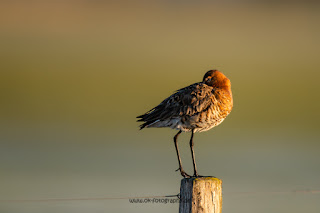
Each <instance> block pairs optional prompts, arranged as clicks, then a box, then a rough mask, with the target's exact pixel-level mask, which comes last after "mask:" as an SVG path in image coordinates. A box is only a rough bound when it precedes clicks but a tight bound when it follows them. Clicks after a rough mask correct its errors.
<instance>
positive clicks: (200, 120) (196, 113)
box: [137, 70, 233, 177]
mask: <svg viewBox="0 0 320 213" xmlns="http://www.w3.org/2000/svg"><path fill="white" fill-rule="evenodd" d="M232 106H233V99H232V92H231V83H230V80H229V79H228V78H227V77H226V76H225V75H224V74H222V73H221V72H219V71H218V70H210V71H208V72H207V73H206V74H205V75H204V77H203V80H202V82H198V83H195V84H191V85H190V86H187V87H185V88H182V89H179V90H177V92H176V93H174V94H173V95H171V96H170V97H168V98H166V99H165V100H163V101H162V102H161V103H160V104H159V105H158V106H156V107H154V108H153V109H151V110H150V111H148V112H147V113H145V114H143V115H140V116H138V117H137V118H139V120H138V121H141V122H144V123H143V124H141V125H140V129H143V128H145V127H147V128H149V127H170V128H172V129H177V130H179V132H178V133H177V134H176V135H175V136H174V138H173V141H174V144H175V148H176V152H177V156H178V161H179V169H177V171H178V170H180V173H181V175H182V176H183V177H191V176H190V175H188V174H187V173H186V172H185V171H184V170H183V168H182V164H181V158H180V154H179V149H178V141H177V139H178V136H179V135H180V134H181V132H191V138H190V149H191V155H192V162H193V170H194V174H193V177H199V175H198V172H197V167H196V161H195V155H194V150H193V144H194V143H193V135H194V133H195V132H202V131H207V130H209V129H211V128H213V127H215V126H217V125H219V124H220V123H221V122H222V121H223V120H224V119H225V118H226V117H227V115H228V114H229V113H230V112H231V109H232Z"/></svg>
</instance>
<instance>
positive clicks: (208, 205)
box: [179, 177, 222, 213]
mask: <svg viewBox="0 0 320 213" xmlns="http://www.w3.org/2000/svg"><path fill="white" fill-rule="evenodd" d="M221 209H222V180H220V179H218V178H215V177H198V178H184V179H182V180H181V187H180V206H179V213H200V212H201V213H209V212H210V213H221Z"/></svg>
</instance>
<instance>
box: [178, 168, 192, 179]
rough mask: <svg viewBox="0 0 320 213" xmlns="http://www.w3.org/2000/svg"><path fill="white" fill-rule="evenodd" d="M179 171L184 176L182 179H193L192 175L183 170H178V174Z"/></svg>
mask: <svg viewBox="0 0 320 213" xmlns="http://www.w3.org/2000/svg"><path fill="white" fill-rule="evenodd" d="M179 170H180V174H181V175H182V177H184V178H191V175H188V174H187V173H186V172H185V171H184V170H183V169H182V168H179V169H177V170H176V172H177V171H179Z"/></svg>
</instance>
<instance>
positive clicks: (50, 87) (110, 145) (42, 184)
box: [0, 0, 320, 213]
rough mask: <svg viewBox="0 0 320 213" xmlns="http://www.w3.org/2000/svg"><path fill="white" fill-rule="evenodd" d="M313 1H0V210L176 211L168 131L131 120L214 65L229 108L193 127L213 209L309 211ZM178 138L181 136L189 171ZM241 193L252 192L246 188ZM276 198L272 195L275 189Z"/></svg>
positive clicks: (315, 157)
mask: <svg viewBox="0 0 320 213" xmlns="http://www.w3.org/2000/svg"><path fill="white" fill-rule="evenodd" d="M319 9H320V7H319V5H318V4H316V3H313V4H311V3H310V4H308V3H303V4H302V3H299V2H298V1H294V2H293V3H292V1H280V2H277V1H271V3H270V2H268V1H228V2H227V3H226V2H225V3H219V2H209V1H193V0H190V1H117V3H115V2H108V1H71V0H70V1H3V2H1V3H0V118H1V120H0V125H1V128H0V131H1V134H0V139H1V141H0V146H1V148H0V171H1V176H0V188H1V190H0V200H2V201H0V212H5V213H19V212H23V213H43V212H46V213H51V212H52V213H53V212H60V213H70V212H75V213H82V212H83V213H87V212H178V205H177V204H167V205H164V204H130V203H129V202H128V200H126V199H124V200H105V201H79V202H40V203H36V202H4V201H3V200H14V199H46V198H93V197H128V196H150V195H169V194H177V193H178V192H179V184H180V179H181V177H180V175H179V173H178V172H174V170H175V169H177V168H178V163H177V159H176V154H175V150H174V145H173V142H172V137H173V136H174V134H175V133H176V131H173V130H170V129H146V130H143V131H138V124H137V123H136V122H135V121H136V119H135V117H136V116H137V115H140V114H142V113H145V112H146V111H147V110H149V109H151V108H152V107H154V106H155V105H157V104H159V103H160V102H161V101H162V100H163V99H164V98H166V97H167V96H169V95H171V94H172V93H173V92H174V91H175V90H177V89H179V88H181V87H184V86H187V85H189V84H191V83H194V82H197V81H200V80H201V79H202V77H203V75H204V73H205V72H206V71H208V70H209V69H214V68H215V69H219V70H221V71H222V72H223V73H225V74H226V75H227V76H228V77H229V78H230V80H231V82H232V90H233V94H234V109H233V112H232V113H231V114H230V116H229V117H228V118H227V119H226V120H225V121H224V122H223V123H222V125H220V126H219V127H216V128H214V129H213V130H210V131H208V132H205V133H201V134H196V135H195V139H194V140H195V151H196V158H197V163H198V170H199V173H200V174H202V175H214V176H217V177H219V178H221V179H222V180H223V189H224V195H223V198H224V202H223V212H224V213H231V212H238V213H242V212H246V213H248V212H252V213H256V212H259V213H267V212H268V213H269V212H282V213H287V212H288V213H289V212H290V213H298V212H299V213H300V212H308V213H318V212H319V211H320V205H319V202H318V201H319V198H320V197H319V196H320V195H319V194H312V193H307V194H304V193H294V192H293V191H294V190H306V189H309V190H319V189H320V182H319V179H320V154H319V153H320V143H319V141H320V131H319V130H320V128H319V127H320V123H319V121H320V112H319V109H320V99H319V92H320V84H319V78H320V72H319V70H320V60H319V55H320V51H319V50H320V41H319V38H320V28H319V20H320V10H319ZM189 136H190V135H189V134H184V136H182V137H181V138H180V147H181V152H182V158H183V163H184V167H185V168H186V170H187V171H188V172H189V173H192V163H191V157H190V151H189V146H188V139H189ZM245 192H253V193H249V194H246V193H245ZM275 192H283V193H275Z"/></svg>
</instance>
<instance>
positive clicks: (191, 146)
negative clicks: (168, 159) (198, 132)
mask: <svg viewBox="0 0 320 213" xmlns="http://www.w3.org/2000/svg"><path fill="white" fill-rule="evenodd" d="M193 134H194V130H192V131H191V138H190V149H191V155H192V162H193V171H194V173H193V176H194V177H198V176H199V175H198V172H197V165H196V159H195V157H194V150H193V145H194V144H193Z"/></svg>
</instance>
